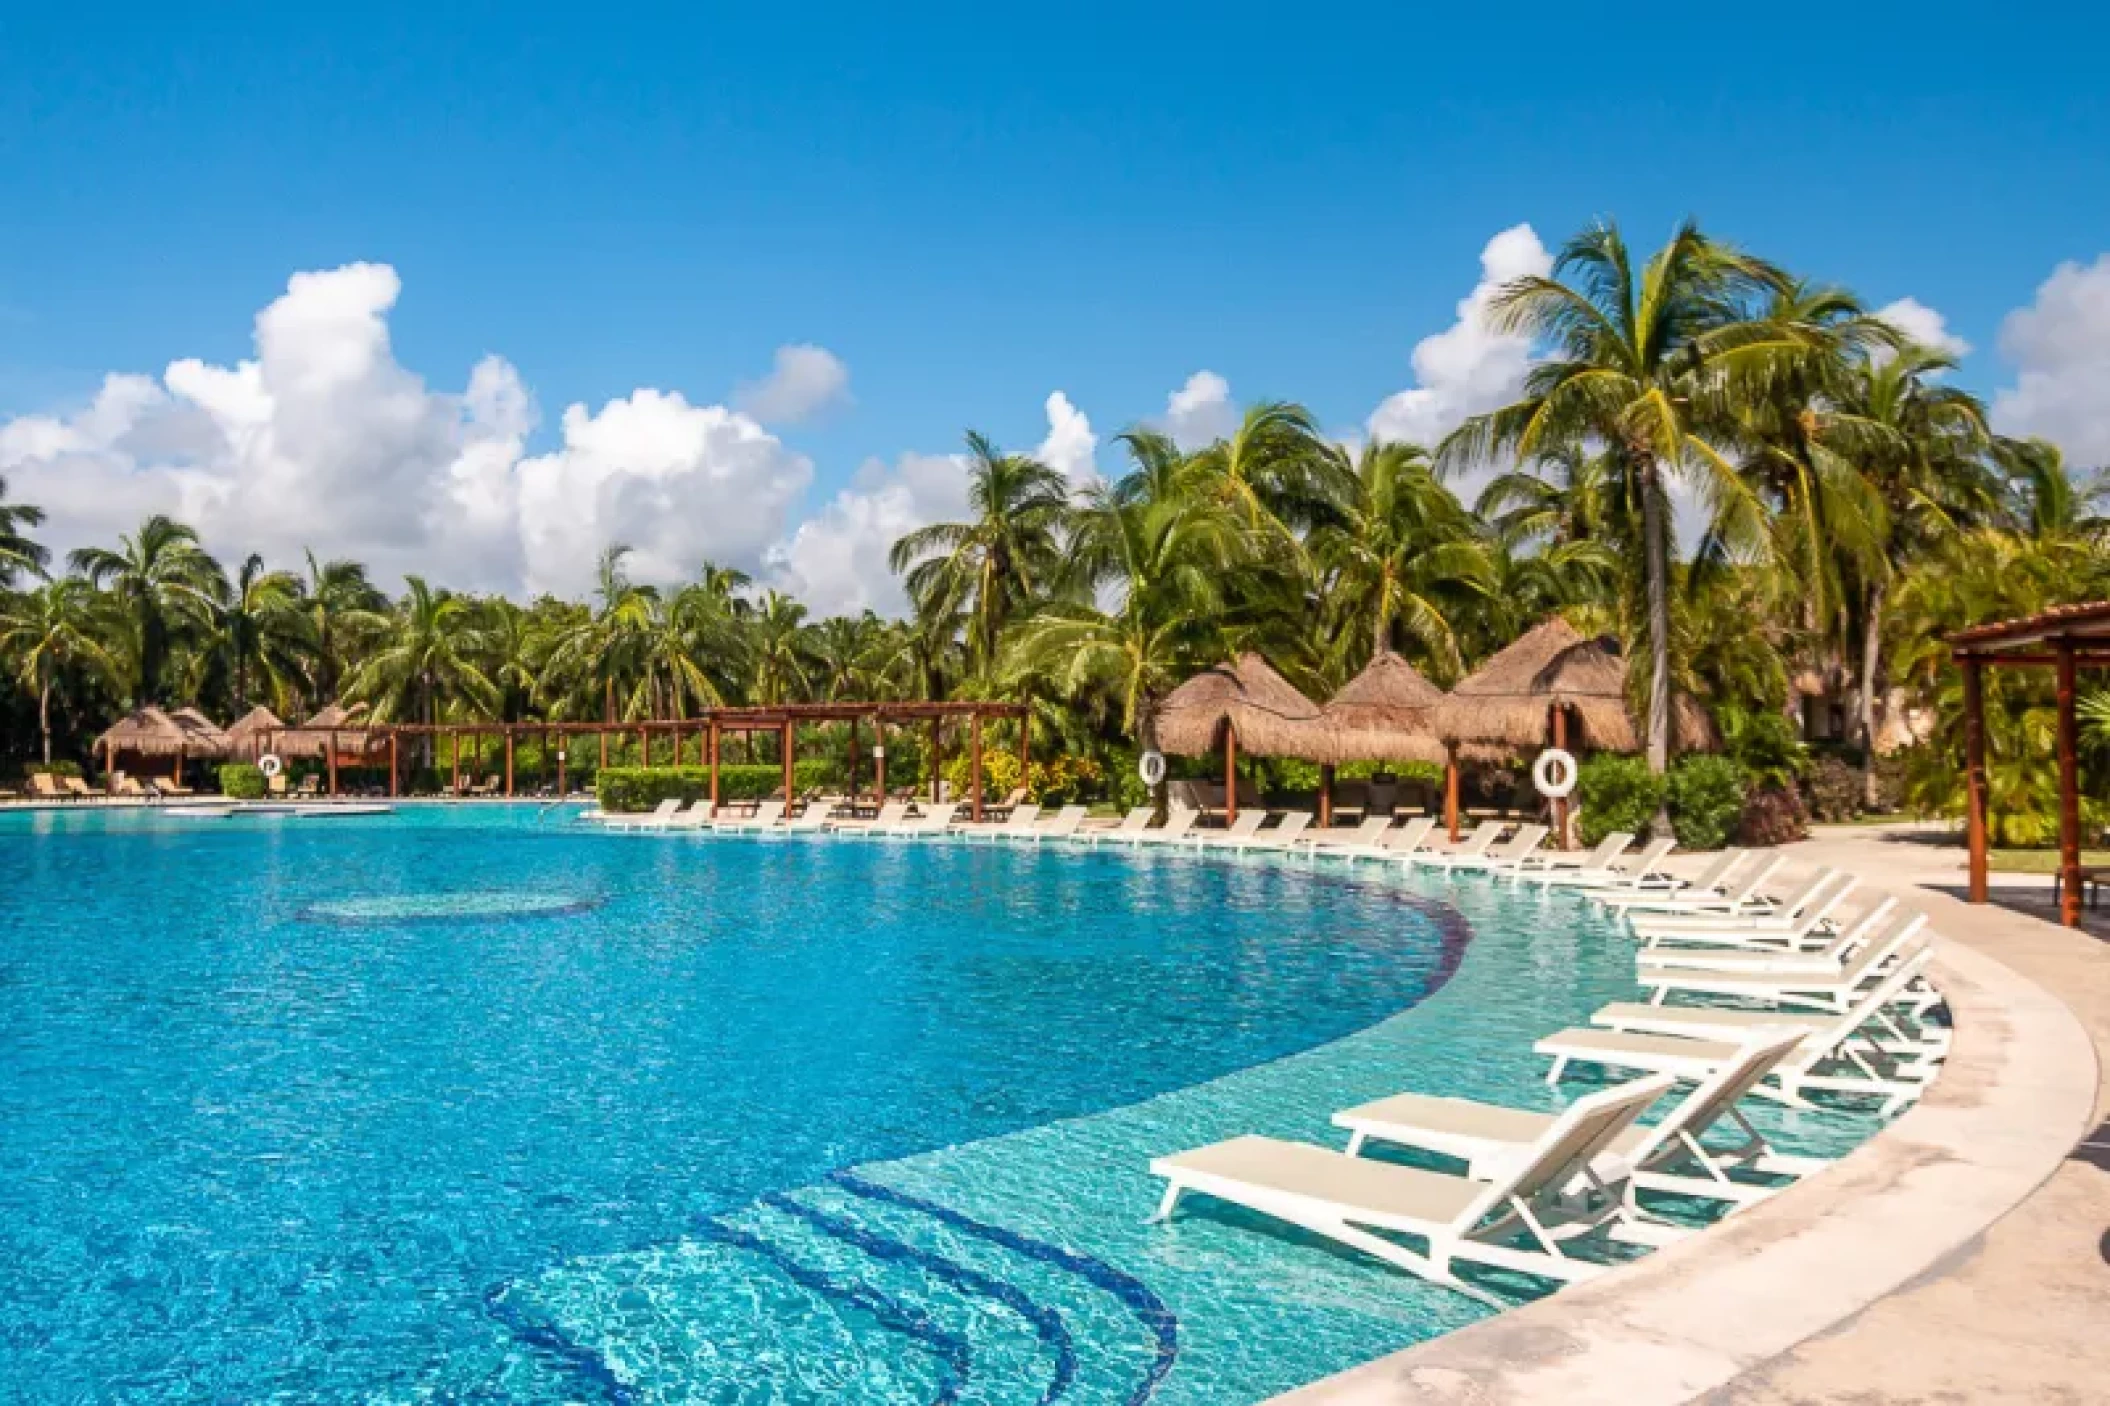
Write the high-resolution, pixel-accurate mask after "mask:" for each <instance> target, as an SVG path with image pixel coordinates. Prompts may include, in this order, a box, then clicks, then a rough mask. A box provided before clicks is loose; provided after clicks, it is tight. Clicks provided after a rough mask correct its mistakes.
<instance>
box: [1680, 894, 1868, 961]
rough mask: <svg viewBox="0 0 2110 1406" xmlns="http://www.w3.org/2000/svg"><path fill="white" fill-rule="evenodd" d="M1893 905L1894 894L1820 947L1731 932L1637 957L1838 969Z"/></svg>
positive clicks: (1773, 936) (1777, 937) (1774, 936)
mask: <svg viewBox="0 0 2110 1406" xmlns="http://www.w3.org/2000/svg"><path fill="white" fill-rule="evenodd" d="M1897 906H1898V901H1897V900H1896V899H1894V898H1886V899H1884V900H1882V901H1881V902H1880V903H1877V904H1876V905H1875V906H1874V907H1873V908H1870V909H1869V910H1868V911H1867V912H1866V913H1863V914H1862V915H1861V916H1860V917H1859V918H1857V919H1856V920H1854V921H1853V922H1852V923H1849V924H1848V925H1847V926H1846V927H1844V928H1842V929H1841V930H1840V931H1839V933H1838V935H1837V936H1835V937H1833V938H1831V939H1830V940H1829V941H1827V942H1826V943H1824V945H1822V946H1821V947H1791V946H1788V945H1786V944H1784V943H1783V942H1782V941H1781V939H1780V935H1779V934H1777V933H1772V934H1768V933H1730V934H1727V937H1728V939H1729V940H1728V941H1726V942H1716V941H1710V940H1708V939H1705V938H1700V937H1690V938H1683V939H1679V940H1678V941H1676V942H1675V943H1671V942H1664V943H1651V944H1650V945H1649V946H1647V947H1644V948H1642V949H1641V953H1640V956H1639V958H1638V960H1640V961H1642V962H1644V963H1647V964H1648V965H1649V966H1652V967H1691V968H1693V969H1695V970H1698V971H1719V972H1769V971H1779V972H1813V971H1814V972H1822V971H1827V970H1829V971H1837V970H1839V969H1840V968H1841V967H1843V966H1845V965H1846V959H1847V958H1849V957H1851V956H1852V955H1853V954H1854V953H1855V952H1856V951H1858V950H1859V949H1860V948H1861V946H1862V945H1863V944H1864V943H1866V942H1867V941H1868V939H1869V938H1870V937H1871V936H1872V935H1873V934H1874V933H1875V932H1876V931H1877V928H1878V926H1879V925H1880V924H1882V923H1883V922H1884V921H1885V920H1887V919H1888V918H1889V916H1890V914H1891V912H1892V910H1893V909H1895V908H1896V907H1897ZM1717 936H1720V935H1719V934H1718V935H1717Z"/></svg>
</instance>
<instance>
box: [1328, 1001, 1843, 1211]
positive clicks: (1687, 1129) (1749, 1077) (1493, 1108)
mask: <svg viewBox="0 0 2110 1406" xmlns="http://www.w3.org/2000/svg"><path fill="white" fill-rule="evenodd" d="M1801 1042H1802V1037H1801V1036H1800V1035H1799V1034H1797V1033H1796V1032H1794V1031H1775V1032H1773V1033H1772V1034H1770V1035H1765V1036H1762V1037H1760V1038H1757V1039H1754V1040H1752V1041H1750V1042H1749V1043H1747V1044H1745V1045H1744V1046H1743V1048H1742V1052H1741V1053H1740V1054H1739V1055H1738V1056H1737V1057H1736V1058H1734V1059H1731V1060H1729V1061H1727V1062H1725V1063H1723V1064H1722V1065H1721V1066H1720V1067H1719V1068H1717V1069H1716V1070H1715V1071H1714V1072H1713V1073H1711V1074H1709V1075H1708V1076H1707V1077H1706V1078H1705V1079H1703V1080H1701V1081H1700V1082H1699V1083H1698V1084H1697V1085H1695V1086H1694V1087H1693V1089H1692V1090H1691V1091H1690V1092H1689V1093H1687V1094H1685V1095H1684V1096H1683V1097H1682V1098H1679V1099H1677V1100H1675V1101H1674V1102H1673V1103H1672V1104H1671V1105H1670V1109H1669V1111H1668V1112H1667V1113H1665V1114H1664V1116H1663V1118H1662V1119H1661V1120H1660V1121H1658V1122H1656V1123H1653V1124H1647V1125H1644V1124H1640V1123H1636V1124H1635V1125H1634V1126H1632V1127H1630V1128H1628V1129H1627V1130H1626V1131H1625V1132H1623V1133H1621V1134H1620V1135H1619V1136H1618V1137H1617V1138H1615V1139H1613V1140H1612V1142H1611V1143H1610V1145H1609V1146H1608V1148H1607V1151H1609V1152H1610V1153H1611V1154H1612V1155H1613V1156H1615V1157H1618V1158H1621V1159H1622V1160H1624V1161H1625V1163H1626V1164H1627V1166H1628V1167H1629V1168H1631V1169H1632V1177H1631V1181H1630V1183H1629V1184H1630V1186H1634V1187H1639V1188H1641V1189H1643V1190H1648V1191H1662V1192H1674V1193H1676V1194H1678V1195H1683V1196H1698V1197H1705V1198H1707V1199H1710V1200H1719V1201H1727V1202H1730V1203H1731V1204H1732V1205H1737V1206H1743V1205H1749V1204H1751V1203H1752V1202H1755V1201H1759V1200H1762V1199H1764V1198H1765V1197H1767V1196H1770V1195H1771V1194H1772V1193H1773V1192H1774V1191H1776V1190H1778V1189H1779V1188H1778V1187H1775V1186H1770V1185H1762V1184H1758V1183H1753V1182H1749V1181H1739V1180H1737V1179H1735V1178H1734V1177H1732V1176H1731V1175H1730V1173H1731V1172H1732V1171H1750V1172H1760V1173H1763V1174H1766V1175H1769V1176H1789V1177H1799V1176H1804V1175H1806V1174H1808V1173H1809V1172H1812V1171H1815V1170H1817V1169H1818V1168H1820V1167H1823V1166H1826V1165H1828V1164H1827V1163H1826V1161H1824V1160H1823V1159H1820V1158H1814V1157H1793V1156H1787V1155H1784V1154H1782V1153H1780V1152H1779V1151H1777V1150H1776V1149H1775V1148H1774V1147H1773V1146H1772V1144H1770V1143H1769V1142H1767V1140H1766V1138H1765V1135H1764V1134H1763V1133H1760V1132H1759V1131H1758V1130H1757V1129H1756V1128H1754V1127H1752V1126H1751V1123H1750V1121H1749V1120H1748V1119H1746V1118H1745V1117H1744V1115H1743V1114H1742V1113H1741V1112H1740V1111H1738V1109H1737V1106H1736V1105H1737V1101H1738V1100H1739V1099H1741V1098H1743V1097H1744V1095H1745V1094H1747V1093H1749V1092H1750V1091H1751V1090H1752V1088H1753V1087H1755V1086H1756V1085H1757V1084H1758V1083H1759V1081H1760V1080H1762V1079H1764V1078H1765V1077H1766V1076H1767V1075H1768V1074H1770V1073H1771V1072H1772V1071H1773V1067H1774V1066H1775V1065H1777V1064H1779V1063H1780V1062H1781V1060H1783V1059H1785V1058H1786V1057H1787V1056H1788V1055H1789V1054H1790V1053H1791V1052H1792V1051H1793V1050H1794V1049H1795V1047H1796V1046H1797V1045H1799V1044H1800V1043H1801ZM1559 1116H1560V1115H1559V1114H1557V1113H1539V1112H1534V1111H1531V1110H1527V1109H1521V1108H1507V1107H1504V1106H1502V1105H1500V1104H1489V1103H1477V1102H1474V1101H1473V1100H1471V1099H1462V1098H1440V1097H1434V1096H1431V1095H1427V1094H1396V1095H1394V1096H1393V1097H1391V1098H1384V1099H1379V1100H1377V1101H1376V1102H1374V1103H1366V1104H1363V1105H1361V1106H1359V1107H1356V1108H1351V1109H1348V1110H1346V1111H1344V1112H1341V1113H1336V1114H1335V1115H1334V1117H1333V1123H1334V1126H1335V1127H1337V1128H1344V1129H1346V1130H1347V1131H1348V1133H1349V1139H1348V1152H1349V1154H1350V1155H1351V1156H1354V1155H1357V1154H1359V1153H1361V1151H1362V1150H1363V1148H1364V1147H1365V1146H1366V1145H1367V1144H1369V1143H1372V1142H1378V1143H1388V1144H1392V1145H1395V1146H1400V1147H1412V1148H1419V1149H1421V1150H1423V1151H1426V1152H1433V1153H1436V1154H1438V1155H1440V1156H1444V1157H1455V1158H1457V1159H1459V1160H1460V1161H1462V1162H1465V1163H1467V1164H1468V1174H1469V1175H1471V1176H1473V1177H1476V1178H1479V1179H1480V1180H1483V1181H1485V1180H1487V1179H1489V1178H1491V1177H1493V1176H1495V1175H1498V1174H1499V1171H1500V1167H1501V1163H1502V1162H1503V1161H1506V1160H1507V1159H1509V1158H1513V1157H1515V1156H1516V1155H1517V1154H1518V1152H1519V1151H1520V1150H1521V1149H1522V1148H1525V1147H1528V1146H1530V1145H1531V1144H1532V1143H1534V1142H1536V1141H1537V1140H1538V1139H1539V1138H1541V1137H1543V1136H1545V1133H1546V1130H1547V1129H1548V1128H1550V1127H1552V1126H1553V1123H1554V1121H1555V1120H1556V1119H1557V1118H1558V1117H1559ZM1723 1122H1729V1123H1733V1124H1734V1125H1735V1126H1736V1127H1737V1128H1738V1129H1740V1130H1741V1132H1742V1134H1743V1140H1742V1141H1741V1142H1740V1143H1739V1144H1738V1145H1737V1146H1735V1147H1733V1148H1722V1147H1713V1148H1710V1147H1708V1146H1707V1145H1706V1143H1705V1142H1704V1141H1703V1140H1702V1139H1704V1138H1705V1137H1706V1136H1707V1134H1708V1132H1709V1131H1710V1130H1711V1129H1713V1128H1714V1127H1715V1126H1716V1125H1717V1124H1720V1123H1723Z"/></svg>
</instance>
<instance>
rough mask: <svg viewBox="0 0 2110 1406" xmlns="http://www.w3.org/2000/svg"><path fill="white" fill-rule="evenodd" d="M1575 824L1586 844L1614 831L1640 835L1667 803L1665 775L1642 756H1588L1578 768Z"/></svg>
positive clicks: (1602, 753)
mask: <svg viewBox="0 0 2110 1406" xmlns="http://www.w3.org/2000/svg"><path fill="white" fill-rule="evenodd" d="M1575 799H1576V803H1577V811H1576V818H1575V827H1576V830H1577V832H1578V833H1579V834H1580V835H1581V837H1582V842H1583V843H1584V844H1586V845H1594V844H1596V843H1598V842H1599V841H1600V840H1602V839H1604V837H1605V836H1607V835H1609V834H1611V833H1612V832H1613V831H1614V830H1625V831H1629V832H1631V833H1633V834H1636V835H1640V834H1644V833H1646V832H1647V830H1648V828H1649V822H1650V821H1652V820H1654V819H1655V817H1656V812H1657V810H1658V809H1660V808H1661V807H1662V804H1663V778H1662V777H1660V776H1658V775H1656V774H1655V773H1654V772H1652V771H1650V770H1649V769H1648V763H1647V762H1646V761H1644V760H1643V759H1642V758H1640V757H1620V756H1614V755H1612V754H1611V753H1609V752H1600V753H1598V754H1597V755H1596V756H1593V757H1585V758H1584V759H1583V762H1582V765H1581V766H1579V767H1578V768H1577V769H1576V777H1575Z"/></svg>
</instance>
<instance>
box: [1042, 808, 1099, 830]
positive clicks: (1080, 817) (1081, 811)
mask: <svg viewBox="0 0 2110 1406" xmlns="http://www.w3.org/2000/svg"><path fill="white" fill-rule="evenodd" d="M1089 813H1090V810H1089V808H1088V807H1085V806H1064V807H1063V808H1062V809H1061V810H1059V811H1057V812H1055V818H1054V819H1053V820H1051V821H1049V822H1048V823H1047V824H1045V825H1043V826H1041V827H1040V832H1041V833H1042V834H1043V835H1069V834H1074V833H1075V832H1076V829H1077V827H1078V826H1079V825H1082V824H1083V823H1084V817H1085V816H1086V815H1088V814H1089Z"/></svg>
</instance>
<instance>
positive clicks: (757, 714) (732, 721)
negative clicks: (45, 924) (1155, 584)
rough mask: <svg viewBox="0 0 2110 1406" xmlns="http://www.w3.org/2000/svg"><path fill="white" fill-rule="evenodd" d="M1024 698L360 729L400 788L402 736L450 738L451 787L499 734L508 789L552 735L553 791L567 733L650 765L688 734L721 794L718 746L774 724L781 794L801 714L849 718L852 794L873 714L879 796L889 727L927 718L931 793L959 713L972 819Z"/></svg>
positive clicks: (392, 788) (683, 746)
mask: <svg viewBox="0 0 2110 1406" xmlns="http://www.w3.org/2000/svg"><path fill="white" fill-rule="evenodd" d="M1026 715H1027V713H1026V707H1025V705H1024V704H1022V703H1004V702H999V701H996V700H994V699H979V698H978V699H963V700H960V701H957V702H947V703H780V704H776V705H773V706H760V707H747V708H708V709H705V710H704V711H702V712H700V713H698V714H697V715H696V716H695V717H692V718H648V719H633V720H629V721H623V722H522V723H483V722H471V723H366V724H362V725H360V726H359V727H358V728H357V729H356V731H357V733H358V734H359V736H360V737H361V738H362V739H364V740H365V746H366V747H367V748H369V749H370V750H371V751H372V752H379V751H380V750H382V749H384V748H385V749H386V750H387V753H388V758H387V763H386V765H387V767H388V793H389V794H390V795H391V796H393V795H396V794H398V790H399V785H400V777H401V775H402V767H401V764H400V763H401V757H402V743H403V740H404V739H406V738H409V739H418V738H432V739H433V740H434V742H435V744H437V742H438V741H439V739H442V738H444V739H446V740H447V741H448V743H449V751H450V758H449V764H450V766H451V768H452V771H453V789H454V790H455V791H456V792H457V793H458V792H460V790H461V775H462V773H461V763H462V746H461V744H462V739H463V738H465V737H466V738H468V739H470V740H471V742H472V743H474V744H476V747H477V750H478V751H479V752H480V751H481V747H482V743H483V741H484V740H485V739H487V738H499V739H502V740H503V742H504V746H505V794H506V795H507V796H511V795H513V793H514V770H513V759H514V750H515V745H516V742H517V740H518V739H520V738H523V737H532V738H538V739H540V741H541V742H542V745H543V754H544V755H545V756H548V755H549V753H550V748H551V745H552V744H554V746H555V752H556V758H557V792H558V794H559V795H562V794H563V793H564V789H565V788H564V779H565V762H566V759H567V755H568V753H569V750H570V746H571V743H572V742H573V741H574V740H577V739H583V738H593V739H596V740H597V741H598V742H599V744H600V749H601V765H603V766H606V765H607V764H608V739H609V738H610V737H617V738H622V737H635V738H636V739H637V744H638V760H639V763H640V765H643V766H651V765H652V764H653V763H654V761H655V760H656V759H655V758H654V756H653V754H652V749H653V744H654V742H655V741H659V742H661V743H663V744H664V745H665V747H666V749H667V752H666V760H665V765H668V766H680V765H682V762H683V758H684V754H685V752H686V750H687V747H688V744H689V742H690V740H691V739H693V740H694V742H695V746H696V765H698V766H702V767H707V768H709V770H710V774H711V791H710V799H711V804H712V805H713V806H716V805H717V804H718V800H719V795H718V767H719V756H720V750H721V746H722V744H723V741H724V739H725V737H726V736H727V735H728V734H738V735H747V736H754V735H757V734H761V735H765V736H766V735H769V734H772V733H773V734H775V735H776V737H777V738H778V740H779V743H780V747H779V751H780V753H781V757H782V761H783V766H784V795H785V797H786V798H787V799H788V798H789V797H790V796H791V794H792V789H793V764H794V761H795V752H796V746H797V741H796V739H797V732H798V729H799V727H801V726H802V725H806V724H821V723H847V724H848V725H849V728H850V783H849V784H850V795H851V798H852V799H853V800H854V799H855V798H856V796H857V783H858V761H859V755H858V741H859V737H858V729H859V727H860V725H862V724H864V723H867V722H869V723H870V724H871V725H872V768H873V783H872V784H873V789H874V791H875V792H876V793H877V794H878V795H879V796H880V797H881V798H882V799H884V797H885V795H886V729H887V728H888V727H890V726H892V727H911V726H914V725H916V724H918V723H924V724H927V725H928V726H929V728H930V738H931V799H932V800H933V801H935V800H936V799H937V787H938V781H937V770H938V768H937V762H938V759H939V758H940V757H941V756H943V754H944V734H943V728H944V725H945V724H946V723H947V722H949V721H953V720H956V719H965V720H966V722H967V727H968V744H967V745H968V754H967V755H968V770H969V775H970V777H971V780H970V782H969V786H968V790H969V797H968V805H969V809H970V811H971V813H972V814H973V817H974V819H975V820H977V821H979V820H980V819H981V818H982V754H983V753H982V725H983V723H984V722H985V721H987V720H992V719H1007V718H1015V719H1017V720H1019V723H1020V726H1019V742H1018V753H1019V761H1020V762H1021V763H1022V764H1030V763H1031V761H1032V729H1031V728H1030V727H1029V726H1027V725H1026V721H1025V720H1026ZM311 730H313V729H312V728H283V729H264V730H263V731H262V736H263V750H264V751H267V752H268V751H271V750H273V745H272V744H273V742H274V741H275V736H274V734H276V733H280V732H284V733H293V732H307V731H311ZM336 750H337V747H336V739H335V737H334V736H332V737H331V740H330V742H329V745H328V746H327V748H326V754H327V755H329V756H330V757H331V758H332V759H333V760H334V758H335V754H336ZM329 780H330V794H331V795H335V794H336V793H337V772H336V768H335V766H332V767H331V768H330V778H329Z"/></svg>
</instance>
